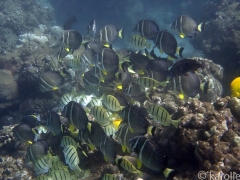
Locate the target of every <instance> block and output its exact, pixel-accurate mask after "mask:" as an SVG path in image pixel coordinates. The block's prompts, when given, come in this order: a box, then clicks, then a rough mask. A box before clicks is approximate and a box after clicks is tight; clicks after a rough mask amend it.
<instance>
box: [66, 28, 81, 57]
mask: <svg viewBox="0 0 240 180" xmlns="http://www.w3.org/2000/svg"><path fill="white" fill-rule="evenodd" d="M62 43H63V44H64V45H65V46H66V48H65V49H66V50H67V51H68V52H71V53H73V51H74V50H77V49H78V48H79V47H80V45H81V43H82V35H81V34H80V33H79V32H77V31H75V30H66V31H64V33H63V36H62Z"/></svg>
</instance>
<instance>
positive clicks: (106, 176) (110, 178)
mask: <svg viewBox="0 0 240 180" xmlns="http://www.w3.org/2000/svg"><path fill="white" fill-rule="evenodd" d="M102 180H119V178H117V177H115V176H114V175H113V174H107V173H106V174H104V176H103V178H102Z"/></svg>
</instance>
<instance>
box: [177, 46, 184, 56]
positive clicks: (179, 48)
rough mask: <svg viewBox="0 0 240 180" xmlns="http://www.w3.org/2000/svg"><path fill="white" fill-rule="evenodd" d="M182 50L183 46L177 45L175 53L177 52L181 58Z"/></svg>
mask: <svg viewBox="0 0 240 180" xmlns="http://www.w3.org/2000/svg"><path fill="white" fill-rule="evenodd" d="M183 50H184V48H183V47H177V53H178V54H179V56H180V57H181V58H183V57H182V52H183Z"/></svg>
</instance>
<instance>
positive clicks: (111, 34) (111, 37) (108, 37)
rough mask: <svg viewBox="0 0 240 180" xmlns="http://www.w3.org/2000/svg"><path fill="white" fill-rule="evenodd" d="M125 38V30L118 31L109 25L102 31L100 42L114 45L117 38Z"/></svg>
mask: <svg viewBox="0 0 240 180" xmlns="http://www.w3.org/2000/svg"><path fill="white" fill-rule="evenodd" d="M118 37H120V38H123V29H120V30H118V28H117V27H116V26H115V25H113V24H109V25H106V26H104V27H103V28H101V29H100V41H102V42H105V43H109V44H113V43H114V42H115V41H116V40H117V38H118Z"/></svg>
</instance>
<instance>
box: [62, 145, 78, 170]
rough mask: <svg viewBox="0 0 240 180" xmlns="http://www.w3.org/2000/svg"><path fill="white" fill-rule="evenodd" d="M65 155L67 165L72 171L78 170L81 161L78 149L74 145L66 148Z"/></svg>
mask: <svg viewBox="0 0 240 180" xmlns="http://www.w3.org/2000/svg"><path fill="white" fill-rule="evenodd" d="M63 153H64V158H65V161H66V164H68V166H69V167H70V168H71V169H72V170H76V169H78V168H79V167H78V164H79V163H80V160H79V157H78V153H77V150H76V148H75V147H74V146H72V145H68V146H65V147H64V149H63Z"/></svg>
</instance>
